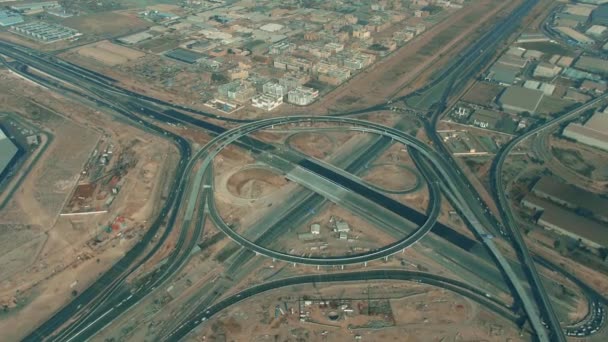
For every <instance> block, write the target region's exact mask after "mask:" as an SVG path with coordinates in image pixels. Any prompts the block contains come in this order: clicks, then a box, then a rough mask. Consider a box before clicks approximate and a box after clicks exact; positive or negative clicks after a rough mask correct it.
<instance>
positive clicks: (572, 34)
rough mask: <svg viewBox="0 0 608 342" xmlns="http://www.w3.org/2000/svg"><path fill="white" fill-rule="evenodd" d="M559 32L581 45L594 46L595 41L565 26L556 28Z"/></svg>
mask: <svg viewBox="0 0 608 342" xmlns="http://www.w3.org/2000/svg"><path fill="white" fill-rule="evenodd" d="M555 29H556V30H557V31H559V32H560V33H562V34H563V35H565V36H567V37H569V38H571V39H572V40H574V41H576V42H577V43H579V44H584V45H588V44H594V43H595V40H593V39H591V38H589V37H587V36H585V35H584V34H582V33H580V32H578V31H576V30H574V29H573V28H571V27H565V26H558V27H556V28H555Z"/></svg>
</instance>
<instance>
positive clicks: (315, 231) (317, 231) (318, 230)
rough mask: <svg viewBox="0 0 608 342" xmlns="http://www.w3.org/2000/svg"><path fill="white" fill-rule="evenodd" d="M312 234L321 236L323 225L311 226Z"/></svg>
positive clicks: (315, 224)
mask: <svg viewBox="0 0 608 342" xmlns="http://www.w3.org/2000/svg"><path fill="white" fill-rule="evenodd" d="M310 233H311V234H313V235H319V234H321V225H320V224H318V223H314V224H312V225H311V226H310Z"/></svg>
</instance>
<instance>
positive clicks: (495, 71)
mask: <svg viewBox="0 0 608 342" xmlns="http://www.w3.org/2000/svg"><path fill="white" fill-rule="evenodd" d="M520 71H521V70H520V69H519V68H516V67H513V66H508V65H504V64H498V63H496V64H494V65H493V66H492V67H491V68H490V71H489V72H488V75H487V76H486V80H488V81H491V82H496V83H498V84H502V85H505V86H510V85H512V84H513V83H515V81H516V80H517V75H519V73H520Z"/></svg>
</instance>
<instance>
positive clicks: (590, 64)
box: [574, 56, 608, 72]
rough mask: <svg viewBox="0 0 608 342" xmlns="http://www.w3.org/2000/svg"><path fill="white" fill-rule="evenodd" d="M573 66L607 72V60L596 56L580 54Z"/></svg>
mask: <svg viewBox="0 0 608 342" xmlns="http://www.w3.org/2000/svg"><path fill="white" fill-rule="evenodd" d="M574 66H575V67H577V68H579V69H583V70H587V71H591V72H594V71H596V72H608V61H607V60H605V59H601V58H596V57H590V56H582V57H580V58H579V59H578V60H577V61H576V64H575V65H574Z"/></svg>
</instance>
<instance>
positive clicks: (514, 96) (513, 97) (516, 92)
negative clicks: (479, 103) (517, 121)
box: [500, 87, 544, 113]
mask: <svg viewBox="0 0 608 342" xmlns="http://www.w3.org/2000/svg"><path fill="white" fill-rule="evenodd" d="M543 95H544V94H543V92H542V91H540V90H536V89H527V88H522V87H508V88H507V89H506V90H505V91H504V93H502V95H501V96H500V103H501V104H502V105H503V106H510V107H517V108H521V109H523V110H526V111H528V112H531V113H532V112H535V111H536V109H537V108H538V104H539V103H540V101H541V100H542V98H543Z"/></svg>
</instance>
